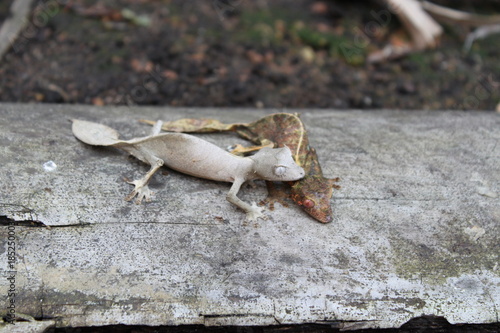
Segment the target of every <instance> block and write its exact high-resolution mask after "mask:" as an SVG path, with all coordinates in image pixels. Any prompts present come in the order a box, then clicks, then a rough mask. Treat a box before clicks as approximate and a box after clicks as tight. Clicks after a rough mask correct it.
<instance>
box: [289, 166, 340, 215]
mask: <svg viewBox="0 0 500 333" xmlns="http://www.w3.org/2000/svg"><path fill="white" fill-rule="evenodd" d="M335 182H336V180H335V179H328V178H324V177H322V176H306V177H304V178H303V179H302V180H301V181H300V182H296V183H295V184H294V185H293V186H292V199H293V201H294V202H295V203H297V204H299V205H300V206H301V207H302V209H303V210H305V211H306V213H308V214H309V215H311V216H312V217H314V218H315V219H316V220H318V221H320V222H322V223H329V222H331V221H332V219H333V217H332V207H331V203H330V199H331V198H332V194H333V188H334V187H337V186H336V185H335Z"/></svg>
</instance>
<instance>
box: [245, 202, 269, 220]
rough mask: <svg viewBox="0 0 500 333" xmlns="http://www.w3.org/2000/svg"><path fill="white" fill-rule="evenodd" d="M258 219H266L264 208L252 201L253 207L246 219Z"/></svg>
mask: <svg viewBox="0 0 500 333" xmlns="http://www.w3.org/2000/svg"><path fill="white" fill-rule="evenodd" d="M257 219H266V215H265V214H264V208H263V207H259V206H257V205H256V204H255V202H252V206H251V209H250V210H249V211H248V212H247V216H246V221H256V220H257Z"/></svg>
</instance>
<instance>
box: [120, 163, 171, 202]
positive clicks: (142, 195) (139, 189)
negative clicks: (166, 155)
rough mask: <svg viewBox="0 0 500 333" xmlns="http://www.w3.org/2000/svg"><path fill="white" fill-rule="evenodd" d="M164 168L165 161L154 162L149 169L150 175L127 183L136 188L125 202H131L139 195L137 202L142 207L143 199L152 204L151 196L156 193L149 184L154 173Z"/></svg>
mask: <svg viewBox="0 0 500 333" xmlns="http://www.w3.org/2000/svg"><path fill="white" fill-rule="evenodd" d="M162 166H163V160H161V159H159V158H158V159H156V160H155V161H154V163H151V169H149V171H148V173H147V174H145V175H144V177H142V178H141V179H137V180H133V181H127V183H129V184H132V185H134V186H135V187H134V190H133V191H132V192H130V194H129V195H127V196H126V197H125V200H126V201H130V200H132V199H133V198H134V197H135V196H136V195H137V199H136V200H135V203H136V204H138V205H140V204H141V203H142V199H146V202H150V201H151V196H152V195H153V194H154V192H153V191H151V190H150V189H149V187H148V183H149V181H150V180H151V177H152V176H153V175H154V173H155V172H156V171H157V170H158V169H159V168H161V167H162Z"/></svg>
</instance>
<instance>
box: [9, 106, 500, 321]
mask: <svg viewBox="0 0 500 333" xmlns="http://www.w3.org/2000/svg"><path fill="white" fill-rule="evenodd" d="M265 113H266V112H264V111H255V110H214V109H169V108H128V107H120V108H96V107H87V106H52V105H12V104H0V117H1V120H2V121H1V123H0V144H1V147H2V148H1V149H2V150H1V156H2V163H1V164H0V182H1V184H2V189H3V190H2V192H1V193H0V207H1V208H0V216H4V217H6V218H8V219H10V220H12V221H32V220H35V221H38V222H41V223H43V224H45V225H47V226H51V228H50V229H49V228H45V227H43V226H32V227H29V226H27V225H25V224H23V223H21V224H20V225H17V226H15V242H16V246H17V247H16V258H17V262H16V265H15V271H16V274H15V277H16V278H15V287H16V288H17V291H18V293H17V295H16V297H15V301H16V311H17V312H18V313H25V314H29V315H32V316H34V317H36V318H38V319H40V318H56V319H57V320H56V322H57V325H58V326H61V327H63V326H82V325H108V324H117V323H124V324H147V325H160V324H172V325H177V324H206V325H222V324H224V325H250V324H251V325H268V324H278V323H304V322H323V323H324V322H332V323H335V324H336V325H338V326H341V327H344V328H345V329H350V328H351V329H352V328H362V327H363V328H367V327H398V326H400V325H401V324H403V323H404V322H406V321H408V320H409V319H411V318H413V317H416V316H420V315H422V314H429V315H430V314H433V315H437V316H444V317H446V318H447V319H448V320H449V321H450V322H452V323H490V322H496V321H498V309H499V308H500V287H499V286H500V277H499V268H498V261H499V255H500V248H499V244H500V241H499V240H500V226H499V220H500V202H499V201H500V200H499V198H498V193H499V188H500V147H499V145H498V141H499V138H500V126H499V125H500V118H499V116H498V114H495V113H487V112H479V113H466V112H398V111H377V112H362V111H331V110H327V111H325V110H323V111H320V110H314V111H310V110H304V111H303V112H302V114H303V116H302V119H303V121H304V123H305V124H306V126H307V127H308V129H309V133H310V134H309V135H310V141H311V144H312V145H313V146H314V147H316V149H317V151H318V155H319V158H320V161H321V163H322V165H323V168H324V171H325V174H326V175H327V176H331V177H334V176H340V177H341V179H342V181H341V185H342V189H341V190H339V191H336V192H335V193H334V198H333V200H332V204H333V206H334V213H335V217H334V221H333V222H332V223H330V224H327V225H323V224H320V223H317V222H315V221H313V220H312V219H310V218H309V217H308V216H307V215H306V214H304V213H302V212H301V210H300V209H298V208H297V207H294V206H291V207H289V208H284V207H281V206H280V205H277V207H276V210H275V211H272V212H269V216H270V217H269V219H268V220H267V221H259V222H258V223H257V224H249V225H246V224H244V223H243V218H244V214H243V213H242V212H241V211H238V210H237V209H235V208H234V207H233V206H232V205H231V204H229V203H227V202H226V201H225V193H226V192H227V191H228V189H229V185H228V184H220V183H215V182H211V181H206V180H200V179H195V178H192V177H188V176H185V175H182V174H179V173H175V172H171V171H168V175H167V176H165V175H161V174H158V175H156V176H155V177H154V182H153V186H152V187H154V188H155V189H156V191H157V194H156V197H155V201H154V202H151V203H148V204H146V205H142V206H137V205H134V204H132V203H129V202H125V201H124V200H123V197H124V196H125V195H126V194H127V193H128V192H129V191H130V190H131V186H130V185H128V184H126V183H124V182H123V180H122V177H125V176H126V177H129V178H133V177H135V176H138V175H140V174H141V173H144V172H145V171H146V170H147V167H146V166H144V165H142V164H140V163H137V162H136V161H134V160H131V159H127V158H126V156H125V155H123V154H122V153H119V152H117V151H113V150H109V149H100V148H93V147H88V146H85V145H84V144H82V143H80V142H79V141H77V140H76V139H75V138H74V137H73V136H72V134H71V129H70V123H69V122H68V119H70V118H80V119H87V120H92V121H98V122H102V123H105V124H107V125H110V126H112V127H114V128H116V129H118V130H119V132H120V133H123V134H124V136H125V137H127V138H130V137H132V136H137V135H143V134H146V133H147V132H148V130H149V128H148V127H146V126H144V125H141V124H139V123H137V122H135V120H136V119H138V118H151V119H157V118H162V119H166V120H172V119H177V118H181V117H186V116H188V117H216V118H218V119H221V120H224V121H225V122H236V121H238V122H240V121H251V120H254V119H256V118H258V117H260V116H262V115H264V114H265ZM204 137H205V138H206V139H208V140H210V141H212V142H214V143H216V144H218V145H220V146H227V145H230V144H232V143H235V142H238V143H243V141H241V140H240V139H238V138H237V137H236V136H233V135H205V136H204ZM47 161H53V162H54V163H55V165H57V168H55V170H52V171H47V170H48V169H47V168H45V169H44V166H43V165H44V163H46V162H47ZM257 185H258V186H257V188H256V189H250V188H249V189H245V190H244V191H243V193H242V197H243V198H244V199H245V200H247V201H252V200H254V201H258V200H260V199H262V198H263V197H264V196H265V187H264V185H263V184H262V183H259V184H257ZM4 221H7V220H6V219H5V218H4ZM6 223H7V222H4V224H6ZM1 232H2V241H3V246H2V248H7V244H6V241H7V237H8V227H7V226H3V227H1ZM4 258H5V259H4V260H1V261H0V269H1V272H2V274H3V275H5V276H9V274H10V273H9V271H11V269H9V267H8V261H7V259H6V257H5V256H4ZM0 288H1V290H2V294H5V295H6V294H7V293H6V292H3V290H6V289H8V288H9V284H8V283H7V280H6V279H2V280H1V282H0Z"/></svg>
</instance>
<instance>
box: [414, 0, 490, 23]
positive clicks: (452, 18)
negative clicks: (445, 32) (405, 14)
mask: <svg viewBox="0 0 500 333" xmlns="http://www.w3.org/2000/svg"><path fill="white" fill-rule="evenodd" d="M422 8H423V9H425V10H426V11H427V12H429V13H430V14H431V15H432V16H434V17H435V18H436V19H438V20H442V21H446V22H451V23H455V24H456V23H459V24H462V25H469V26H481V25H491V24H500V15H480V14H472V13H467V12H464V11H460V10H456V9H451V8H447V7H443V6H439V5H436V4H433V3H431V2H429V1H423V2H422Z"/></svg>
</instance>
